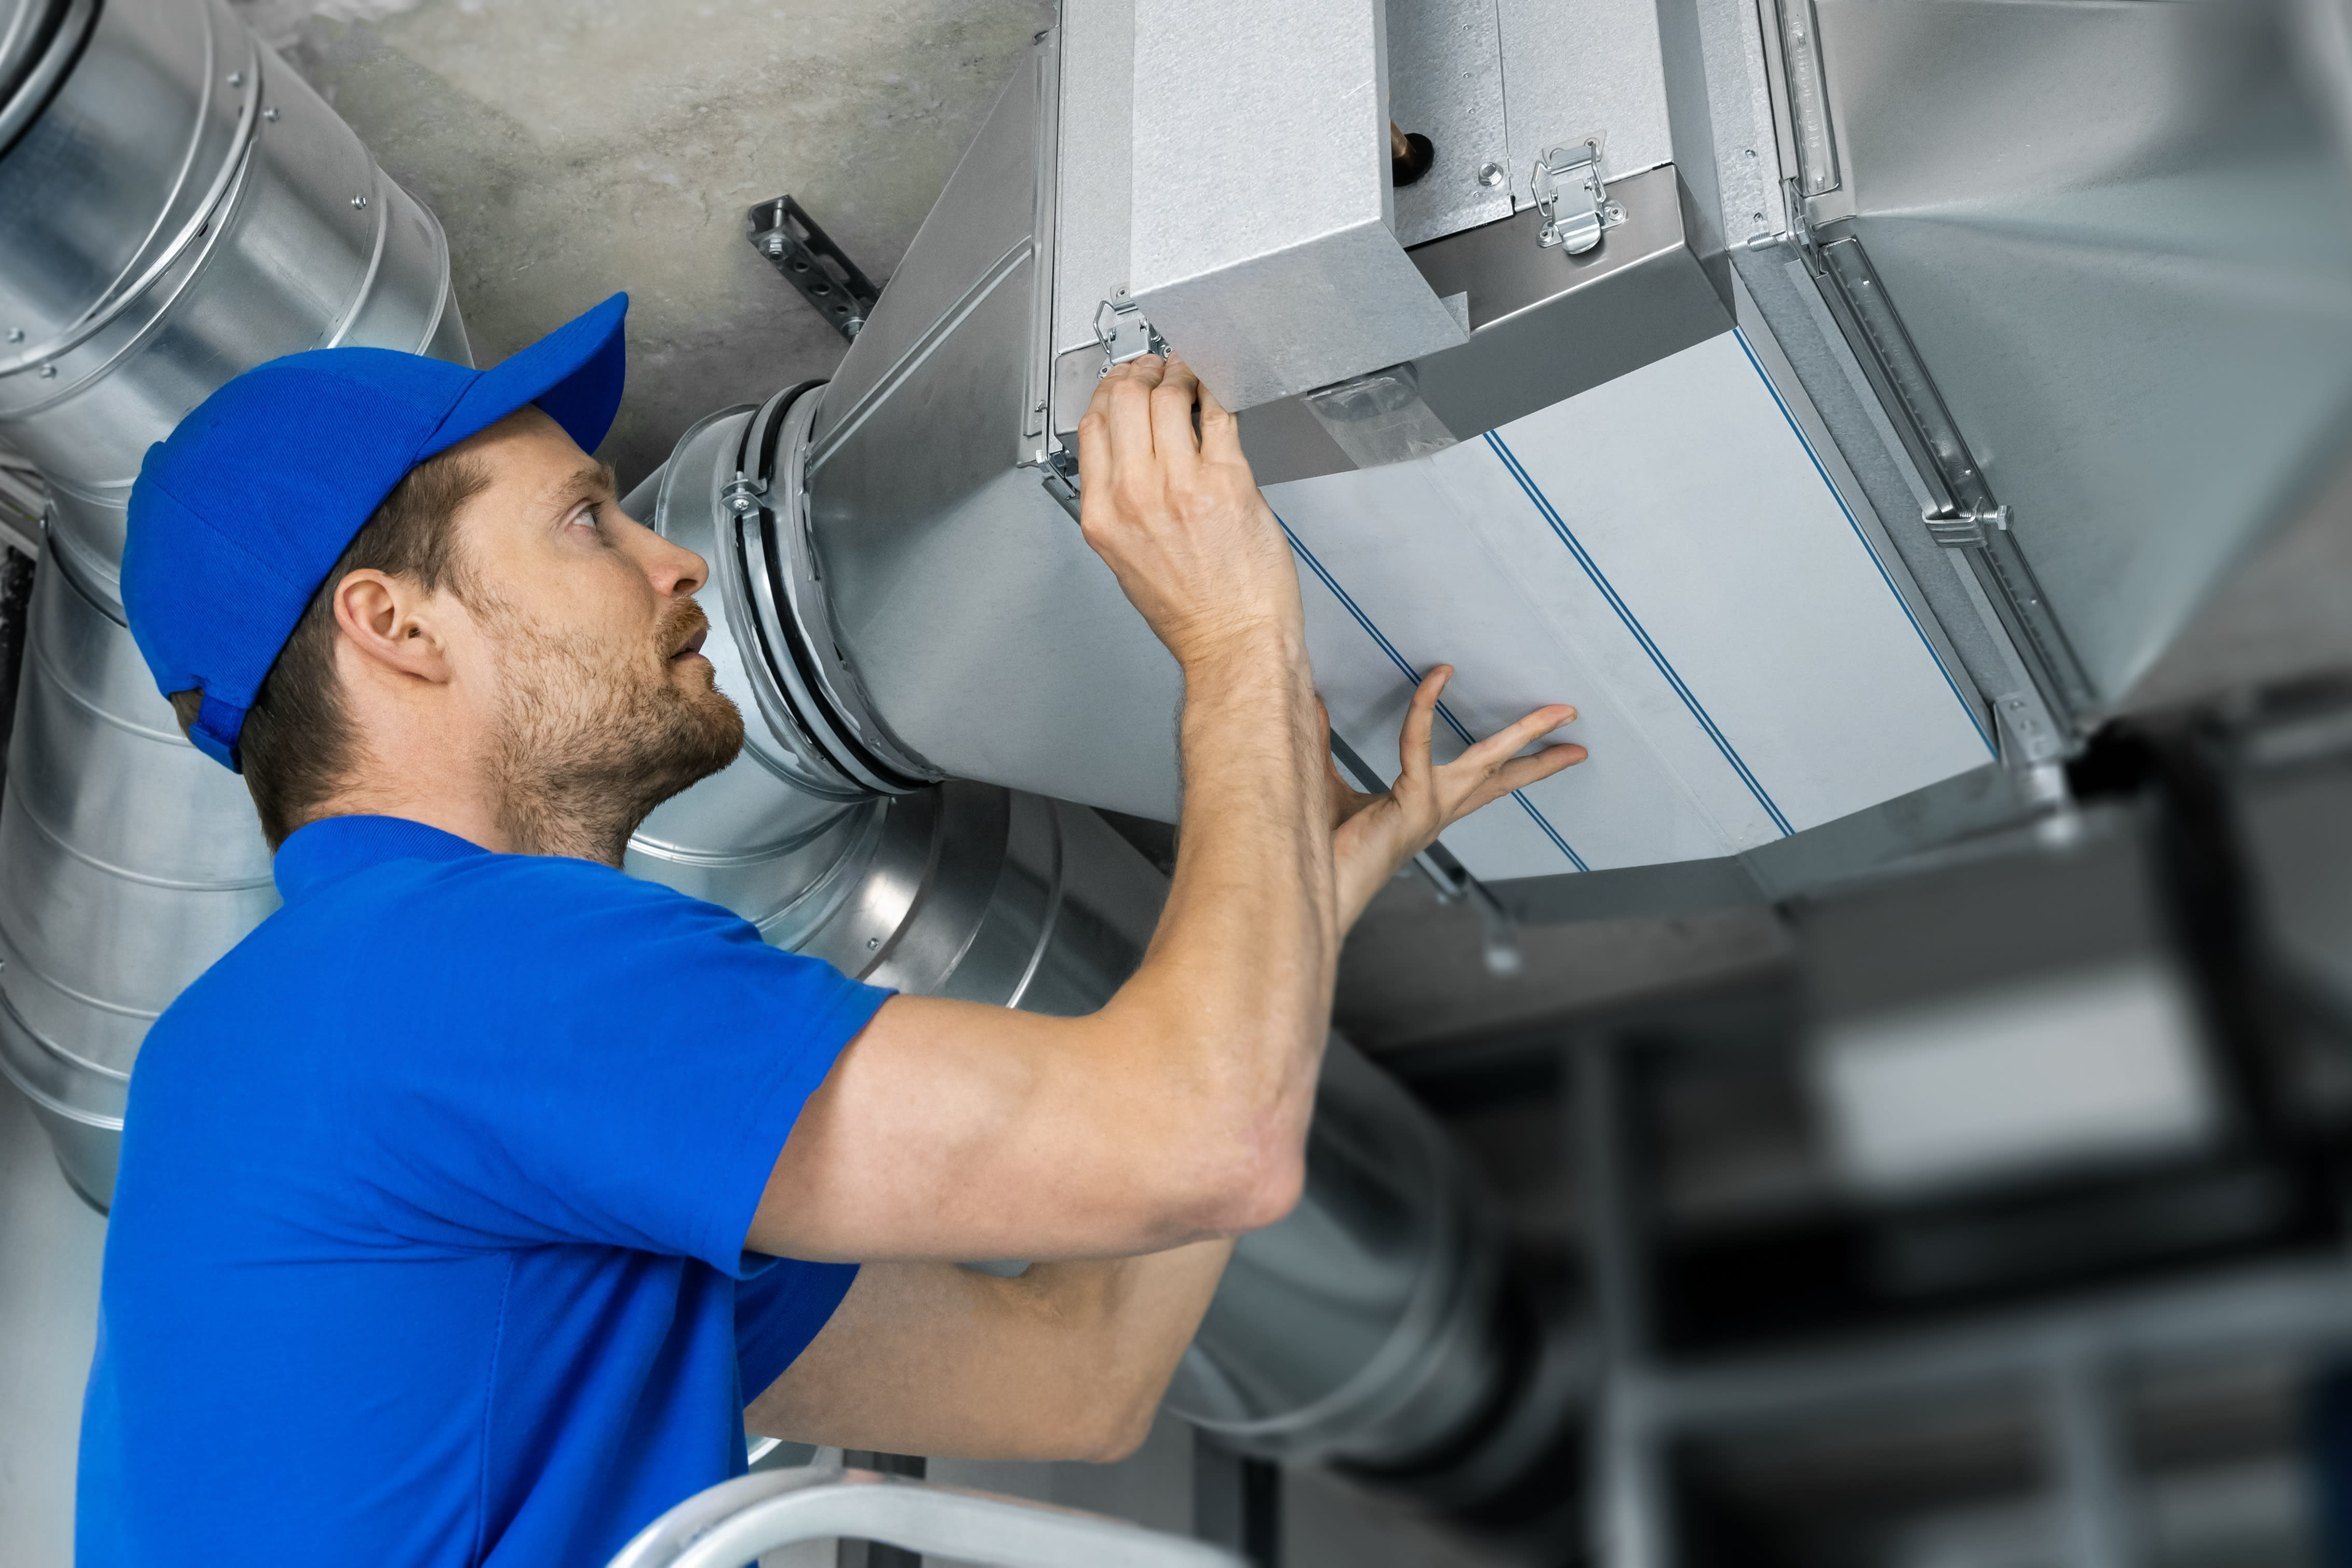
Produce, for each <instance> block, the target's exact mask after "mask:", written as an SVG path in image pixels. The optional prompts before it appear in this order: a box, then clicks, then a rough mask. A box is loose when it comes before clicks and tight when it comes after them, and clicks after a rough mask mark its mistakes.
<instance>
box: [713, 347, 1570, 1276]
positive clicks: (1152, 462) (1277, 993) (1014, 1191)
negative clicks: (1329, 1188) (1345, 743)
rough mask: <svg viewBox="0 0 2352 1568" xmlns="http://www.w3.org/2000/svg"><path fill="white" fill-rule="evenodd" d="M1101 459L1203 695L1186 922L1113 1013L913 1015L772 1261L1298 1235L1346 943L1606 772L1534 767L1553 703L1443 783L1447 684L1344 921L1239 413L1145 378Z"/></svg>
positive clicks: (1112, 1252) (1111, 1249) (1148, 608)
mask: <svg viewBox="0 0 2352 1568" xmlns="http://www.w3.org/2000/svg"><path fill="white" fill-rule="evenodd" d="M1196 404H1197V411H1198V434H1195V409H1196ZM1078 440H1079V452H1080V465H1081V471H1082V473H1083V474H1084V476H1085V485H1084V503H1083V510H1082V519H1081V526H1082V528H1084V530H1085V533H1086V538H1087V543H1088V544H1089V545H1091V546H1092V547H1093V548H1094V549H1095V550H1096V551H1097V554H1099V555H1100V556H1101V557H1102V558H1103V559H1104V560H1105V561H1106V562H1107V563H1108V565H1109V566H1110V568H1111V570H1112V571H1113V572H1115V573H1116V574H1117V575H1118V581H1119V585H1120V587H1121V588H1122V589H1123V590H1125V591H1126V593H1127V596H1128V598H1129V600H1130V601H1132V602H1133V603H1134V604H1135V606H1136V608H1137V609H1138V610H1139V611H1140V612H1142V614H1143V616H1144V619H1145V620H1146V621H1147V622H1149V623H1150V626H1151V629H1152V631H1153V632H1155V633H1156V634H1157V635H1158V636H1159V637H1160V641H1161V642H1163V643H1166V644H1167V646H1168V649H1169V651H1170V652H1171V653H1173V654H1174V655H1175V657H1176V660H1177V662H1178V664H1180V665H1181V667H1182V670H1183V675H1184V707H1183V715H1182V725H1181V746H1182V754H1183V767H1184V803H1183V817H1182V822H1181V829H1182V831H1181V840H1180V843H1181V848H1180V850H1179V852H1178V855H1177V862H1176V871H1175V875H1174V877H1173V879H1172V881H1171V884H1170V888H1169V894H1168V902H1167V905H1166V908H1165V909H1164V911H1163V912H1162V914H1161V915H1160V925H1159V928H1158V930H1157V931H1156V933H1155V934H1154V936H1153V937H1152V940H1151V943H1150V947H1149V949H1148V950H1147V952H1146V953H1145V956H1144V958H1143V961H1142V964H1141V965H1140V967H1139V968H1138V969H1137V971H1136V973H1135V975H1134V976H1133V977H1131V978H1130V979H1129V981H1128V982H1127V984H1126V985H1125V986H1123V987H1121V988H1120V989H1119V991H1118V994H1117V995H1115V996H1114V997H1113V998H1111V1000H1110V1001H1109V1002H1108V1004H1107V1005H1106V1006H1105V1007H1104V1008H1103V1009H1101V1010H1100V1011H1099V1012H1097V1013H1095V1014H1093V1015H1092V1016H1090V1017H1087V1018H1081V1019H1053V1018H1044V1017H1039V1016H1036V1015H1034V1014H1028V1013H1021V1012H1015V1011H1012V1010H1009V1009H1001V1008H992V1007H986V1006H982V1005H978V1004H974V1003H969V1002H955V1001H945V1000H940V999H936V998H920V997H896V998H891V999H890V1000H889V1001H887V1002H886V1003H885V1004H884V1005H883V1006H882V1008H881V1009H880V1010H879V1011H878V1012H877V1013H876V1015H875V1016H874V1019H872V1021H871V1022H869V1023H868V1024H867V1025H866V1029H865V1030H864V1031H863V1032H862V1033H860V1034H859V1036H858V1037H857V1039H856V1040H854V1041H853V1042H852V1043H851V1044H850V1045H849V1046H848V1047H847V1049H845V1051H843V1052H842V1054H841V1057H840V1059H839V1060H838V1061H836V1063H835V1066H834V1068H833V1071H832V1072H831V1073H830V1074H829V1075H828V1076H827V1077H826V1079H825V1081H824V1085H823V1086H822V1087H821V1088H819V1089H818V1091H817V1092H816V1093H815V1094H814V1095H813V1096H812V1097H811V1098H810V1100H809V1102H808V1104H807V1106H806V1108H805V1109H804V1110H803V1112H802V1114H801V1117H800V1121H799V1124H798V1125H797V1126H795V1127H794V1129H793V1134H792V1136H791V1138H790V1139H789V1140H788V1141H787V1143H786V1145H785V1146H784V1149H783V1151H782V1155H780V1156H779V1158H778V1159H777V1162H776V1166H775V1169H774V1172H773V1174H772V1176H771V1178H770V1181H769V1184H768V1188H767V1192H766V1195H765V1196H764V1197H763V1198H762V1200H761V1205H760V1207H759V1211H758V1213H757V1215H756V1216H755V1218H754V1219H753V1221H752V1224H751V1233H750V1236H749V1237H748V1239H747V1240H746V1243H745V1244H746V1246H747V1247H749V1248H751V1249H753V1250H756V1251H761V1252H768V1253H772V1254H779V1255H785V1256H791V1257H796V1258H807V1259H842V1260H858V1261H880V1260H890V1259H908V1260H919V1259H953V1258H973V1257H1017V1258H1033V1259H1034V1258H1046V1259H1050V1258H1103V1257H1110V1256H1117V1255H1122V1254H1130V1253H1138V1252H1146V1251H1152V1250H1157V1249H1163V1248H1168V1247H1173V1246H1177V1245H1179V1244H1181V1243H1183V1242H1187V1241H1191V1240H1194V1239H1202V1238H1206V1237H1215V1236H1230V1235H1234V1234H1236V1233H1238V1232H1241V1231H1244V1230H1248V1229H1252V1228H1256V1227H1258V1226H1262V1225H1265V1224H1268V1223H1271V1222H1272V1221H1273V1220H1275V1219H1276V1218H1279V1217H1280V1216H1281V1215H1282V1214H1284V1213H1285V1212H1286V1211H1287V1210H1288V1209H1289V1207H1290V1206H1291V1204H1292V1203H1293V1202H1295V1201H1296V1199H1297V1193H1298V1189H1299V1185H1300V1182H1301V1179H1302V1176H1303V1167H1304V1146H1305V1142H1306V1132H1307V1118H1308V1115H1309V1113H1310V1112H1311V1110H1312V1108H1313V1103H1314V1085H1315V1076H1316V1071H1317V1068H1318V1062H1319V1060H1320V1057H1321V1052H1322V1046H1323V1039H1324V1035H1325V1032H1326V1030H1327V1027H1328V1015H1329V1010H1330V1003H1331V987H1332V975H1333V966H1334V964H1335V962H1336V958H1337V954H1338V948H1339V938H1340V936H1341V935H1342V932H1343V930H1344V922H1346V921H1352V919H1353V916H1354V915H1355V914H1356V913H1357V911H1358V910H1360V907H1361V904H1362V901H1363V899H1364V898H1366V897H1369V889H1370V888H1372V887H1376V886H1377V885H1378V884H1379V883H1380V882H1381V881H1383V880H1385V879H1386V878H1387V877H1388V876H1389V875H1391V874H1392V873H1394V872H1395V871H1396V869H1397V868H1398V867H1399V866H1401V865H1402V863H1403V862H1404V861H1405V860H1406V859H1408V858H1410V857H1411V856H1412V854H1413V853H1414V852H1417V851H1418V850H1419V849H1421V848H1422V847H1423V845H1425V844H1426V843H1427V842H1428V841H1429V839H1430V838H1433V837H1434V836H1435V834H1436V832H1437V831H1439V830H1440V829H1442V828H1443V827H1444V826H1445V825H1446V824H1447V823H1448V822H1450V821H1453V820H1454V819H1455V818H1457V817H1459V816H1461V815H1463V814H1465V813H1466V812H1467V811H1469V810H1475V809H1476V807H1477V806H1478V805H1480V804H1483V803H1485V801H1486V800H1491V799H1494V798H1495V797H1496V796H1497V795H1500V794H1502V793H1504V792H1506V791H1507V790H1508V789H1515V788H1517V787H1519V786H1520V785H1522V784H1525V783H1528V782H1532V781H1533V780H1534V779H1538V778H1540V777H1543V776H1544V775H1546V774H1549V773H1551V772H1555V771H1557V770H1558V769H1559V768H1561V767H1565V766H1566V765H1567V764H1568V763H1569V762H1571V761H1573V760H1576V759H1577V758H1579V757H1580V756H1581V755H1582V752H1581V750H1580V748H1575V747H1553V748H1551V749H1550V750H1549V751H1547V752H1545V753H1541V754H1538V756H1535V757H1529V758H1516V759H1515V758H1514V757H1513V754H1514V753H1516V752H1517V750H1518V749H1519V748H1520V747H1523V746H1525V745H1526V744H1527V743H1528V741H1530V740H1533V739H1534V738H1536V737H1538V736H1539V735H1541V734H1543V733H1545V732H1547V731H1549V729H1551V728H1553V727H1556V726H1557V725H1558V724H1559V723H1560V722H1563V721H1564V719H1565V718H1566V717H1567V716H1569V715H1568V711H1567V710H1566V709H1564V708H1562V709H1544V710H1540V711H1539V712H1538V714H1535V715H1530V716H1529V717H1528V719H1526V720H1523V721H1521V723H1520V724H1518V725H1516V726H1514V727H1512V728H1511V729H1510V730H1508V731H1506V732H1504V733H1503V734H1501V735H1497V736H1496V737H1491V738H1490V739H1489V740H1487V741H1486V742H1483V743H1481V745H1480V746H1479V747H1474V748H1473V750H1472V751H1471V752H1469V753H1466V754H1465V756H1464V757H1463V758H1460V759H1459V760H1457V761H1456V762H1455V763H1454V764H1451V765H1449V766H1448V767H1446V768H1435V769H1432V768H1430V766H1429V763H1428V757H1427V717H1428V711H1427V710H1429V709H1432V708H1433V706H1434V704H1435V692H1434V689H1433V688H1431V689H1425V691H1424V693H1423V697H1422V698H1420V699H1417V700H1416V702H1415V705H1414V712H1415V715H1416V716H1417V721H1418V726H1419V732H1418V736H1417V737H1416V736H1415V734H1414V733H1413V730H1414V725H1413V724H1412V723H1409V724H1408V727H1407V730H1408V734H1407V737H1406V747H1405V749H1406V751H1407V756H1406V758H1405V761H1406V764H1407V768H1406V773H1405V774H1404V775H1403V776H1401V778H1400V781H1399V785H1398V788H1397V789H1396V790H1395V791H1393V792H1392V795H1391V797H1381V798H1379V801H1380V802H1382V804H1381V805H1380V809H1378V810H1364V811H1362V812H1361V813H1360V815H1357V816H1355V817H1354V818H1352V819H1351V820H1350V821H1348V823H1347V824H1346V826H1344V827H1341V828H1340V829H1339V844H1340V852H1341V854H1342V855H1343V856H1344V857H1346V862H1347V863H1346V872H1347V874H1346V877H1345V882H1346V884H1347V887H1346V896H1345V898H1344V908H1343V895H1342V891H1341V888H1340V879H1339V877H1338V876H1336V875H1335V872H1334V864H1333V842H1334V840H1333V829H1334V825H1335V824H1334V816H1335V810H1334V806H1333V802H1332V800H1331V798H1330V796H1329V795H1328V793H1327V788H1328V785H1327V774H1328V761H1327V758H1328V753H1327V746H1326V737H1325V733H1324V729H1323V724H1322V719H1321V715H1320V710H1319V708H1318V704H1317V702H1316V698H1315V692H1314V685H1313V677H1312V674H1311V672H1310V670H1309V668H1308V664H1307V647H1306V633H1305V626H1304V617H1303V614H1302V612H1301V609H1300V605H1299V598H1298V582H1297V575H1296V571H1295V569H1294V568H1293V565H1292V562H1291V557H1290V551H1289V548H1288V546H1287V543H1286V540H1285V539H1284V538H1283V537H1282V533H1281V529H1280V528H1279V526H1278V525H1277V524H1276V522H1275V520H1274V516H1273V513H1272V512H1271V511H1270V510H1269V509H1268V508H1267V507H1266V505H1265V501H1264V499H1263V498H1262V497H1260V496H1259V495H1258V493H1257V489H1256V486H1255V484H1254V483H1253V481H1252V479H1251V477H1250V471H1249V465H1248V464H1247V462H1246V461H1245V460H1244V457H1243V456H1242V452H1241V441H1240V434H1239V431H1238V428H1237V426H1236V424H1235V422H1234V417H1233V416H1232V415H1231V414H1230V413H1226V412H1225V411H1224V410H1223V408H1222V407H1220V406H1219V405H1218V404H1217V402H1216V401H1215V400H1214V399H1213V397H1211V396H1209V395H1208V394H1207V393H1206V392H1204V391H1203V390H1202V389H1201V388H1200V387H1199V385H1198V383H1197V382H1195V381H1194V379H1193V377H1192V372H1191V371H1188V370H1187V369H1185V368H1184V367H1183V365H1182V364H1181V363H1179V362H1172V361H1171V363H1169V364H1167V365H1166V366H1164V367H1163V366H1162V365H1161V364H1160V361H1157V360H1153V359H1144V360H1138V361H1130V362H1129V363H1128V364H1125V365H1121V366H1118V367H1115V368H1113V369H1112V371H1110V372H1109V373H1108V375H1106V376H1105V377H1104V379H1103V382H1102V385H1101V386H1100V388H1099V389H1098V390H1097V392H1096V395H1095V399H1094V403H1093V406H1092V407H1091V408H1090V409H1089V410H1088V412H1087V417H1086V419H1085V420H1084V421H1083V422H1082V423H1080V425H1079V431H1078ZM1416 739H1417V742H1418V746H1419V748H1420V761H1419V767H1418V770H1416V768H1415V767H1414V759H1413V757H1412V749H1413V746H1414V744H1415V742H1416ZM1343 916H1344V920H1343Z"/></svg>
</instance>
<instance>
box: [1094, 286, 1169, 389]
mask: <svg viewBox="0 0 2352 1568" xmlns="http://www.w3.org/2000/svg"><path fill="white" fill-rule="evenodd" d="M1095 339H1096V340H1097V341H1098V342H1100V343H1101V344H1102V346H1103V369H1104V370H1106V371H1108V370H1109V369H1110V368H1111V366H1113V365H1123V364H1125V363H1127V361H1129V360H1139V359H1141V358H1143V356H1144V355H1146V354H1158V355H1160V356H1161V357H1162V358H1165V357H1166V356H1167V353H1168V340H1167V339H1165V338H1162V337H1161V336H1160V333H1159V332H1158V330H1157V329H1154V328H1153V327H1152V325H1151V323H1150V321H1148V320H1146V319H1144V316H1143V307H1142V306H1140V305H1138V304H1137V303H1136V302H1135V301H1134V300H1132V299H1129V298H1128V297H1127V290H1125V289H1124V288H1122V289H1120V290H1119V291H1118V294H1116V295H1115V296H1113V297H1112V298H1108V299H1106V300H1104V301H1103V302H1102V303H1101V304H1100V305H1098V306H1097V307H1096V308H1095Z"/></svg>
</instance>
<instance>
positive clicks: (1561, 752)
mask: <svg viewBox="0 0 2352 1568" xmlns="http://www.w3.org/2000/svg"><path fill="white" fill-rule="evenodd" d="M1591 755H1592V754H1591V752H1589V751H1587V750H1585V749H1584V747H1580V746H1578V745H1576V744H1575V743H1574V742H1572V741H1570V742H1564V743H1562V744H1561V745H1559V746H1547V747H1544V748H1543V749H1542V750H1541V751H1538V752H1537V753H1536V754H1535V755H1534V756H1533V757H1514V758H1511V759H1510V760H1509V761H1508V762H1506V763H1504V764H1503V765H1502V766H1501V767H1500V768H1496V769H1495V777H1494V780H1493V782H1494V788H1495V794H1496V798H1498V799H1499V798H1500V797H1502V796H1505V795H1507V794H1509V793H1510V792H1511V791H1512V790H1514V789H1526V788H1527V787H1528V785H1530V784H1539V783H1541V782H1543V780H1545V779H1549V778H1550V777H1551V776H1552V775H1553V774H1555V773H1558V772H1559V771H1560V770H1562V769H1563V768H1573V767H1575V766H1576V765H1577V764H1578V763H1580V762H1581V761H1583V760H1584V759H1585V758H1588V757H1590V756H1591Z"/></svg>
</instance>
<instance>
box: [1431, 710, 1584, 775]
mask: <svg viewBox="0 0 2352 1568" xmlns="http://www.w3.org/2000/svg"><path fill="white" fill-rule="evenodd" d="M1575 716H1576V709H1574V708H1573V707H1570V706H1569V705H1568V704H1566V703H1553V704H1551V705H1550V706H1546V707H1539V708H1538V709H1536V711H1535V712H1533V713H1531V714H1528V716H1526V717H1524V718H1521V719H1519V720H1518V721H1517V722H1516V723H1514V724H1511V725H1508V726H1507V727H1504V728H1502V729H1498V730H1496V732H1495V733H1494V734H1492V735H1490V736H1488V737H1486V739H1484V740H1482V741H1479V742H1478V743H1477V744H1476V745H1475V746H1473V747H1470V748H1469V749H1467V750H1465V752H1463V754H1462V755H1461V756H1459V757H1457V758H1454V761H1453V762H1452V763H1450V764H1448V766H1450V767H1454V768H1461V767H1465V766H1468V767H1473V768H1491V767H1493V766H1495V765H1496V763H1498V762H1500V761H1502V760H1503V759H1504V758H1507V757H1511V756H1514V755H1516V754H1517V753H1518V752H1520V751H1522V750H1524V749H1526V748H1527V747H1528V746H1529V745H1531V744H1533V743H1534V742H1535V741H1536V740H1537V739H1538V738H1540V737H1543V736H1547V735H1549V734H1550V733H1551V732H1552V731H1553V730H1555V729H1558V728H1559V727H1560V726H1561V725H1564V724H1566V723H1568V721H1569V720H1570V719H1572V718H1574V717H1575Z"/></svg>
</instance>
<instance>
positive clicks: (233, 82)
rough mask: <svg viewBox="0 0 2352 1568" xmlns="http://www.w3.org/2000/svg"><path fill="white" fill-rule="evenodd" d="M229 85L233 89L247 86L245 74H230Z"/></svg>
mask: <svg viewBox="0 0 2352 1568" xmlns="http://www.w3.org/2000/svg"><path fill="white" fill-rule="evenodd" d="M228 85H229V86H231V87H243V86H244V85H245V73H244V72H243V71H231V72H229V73H228Z"/></svg>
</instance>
